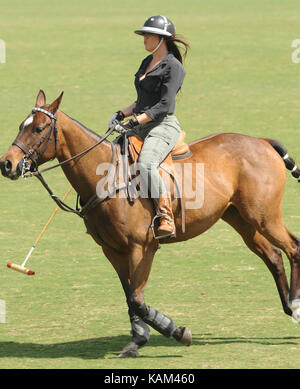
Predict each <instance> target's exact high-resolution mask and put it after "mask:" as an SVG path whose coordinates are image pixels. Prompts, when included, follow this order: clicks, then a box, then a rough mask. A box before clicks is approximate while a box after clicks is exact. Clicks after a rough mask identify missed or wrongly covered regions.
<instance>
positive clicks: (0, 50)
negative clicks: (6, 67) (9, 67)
mask: <svg viewBox="0 0 300 389" xmlns="http://www.w3.org/2000/svg"><path fill="white" fill-rule="evenodd" d="M0 63H6V45H5V42H4V40H2V39H0Z"/></svg>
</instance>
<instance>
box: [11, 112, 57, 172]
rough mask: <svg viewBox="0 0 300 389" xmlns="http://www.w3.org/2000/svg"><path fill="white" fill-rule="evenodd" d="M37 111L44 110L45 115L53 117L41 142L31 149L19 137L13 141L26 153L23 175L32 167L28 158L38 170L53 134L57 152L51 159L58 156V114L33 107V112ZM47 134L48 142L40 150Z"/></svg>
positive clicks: (23, 162)
mask: <svg viewBox="0 0 300 389" xmlns="http://www.w3.org/2000/svg"><path fill="white" fill-rule="evenodd" d="M35 112H42V113H44V114H45V115H47V116H48V117H49V118H50V119H51V124H50V125H49V127H48V129H47V131H46V132H45V134H44V135H43V136H42V137H41V139H40V141H39V143H38V144H37V145H36V146H33V147H32V148H30V149H29V148H28V147H27V146H26V145H24V143H23V142H21V141H20V140H19V139H16V140H15V141H14V142H13V143H12V144H13V145H15V146H17V147H19V149H21V150H22V151H23V153H24V157H23V160H22V168H21V170H22V176H24V174H25V173H26V171H28V170H29V169H30V165H29V163H28V158H29V159H30V160H31V161H32V163H33V170H36V169H37V168H38V161H39V160H40V159H41V158H42V156H43V155H44V153H45V151H46V150H47V148H48V146H49V144H50V142H51V141H52V138H53V136H54V138H55V154H54V156H53V157H52V158H50V160H52V159H54V158H55V157H56V153H57V126H56V121H57V116H56V115H53V114H52V113H51V112H49V111H47V110H45V109H43V108H39V107H34V108H32V113H35ZM47 136H48V139H47V142H46V144H45V146H44V147H43V149H42V150H41V151H38V149H39V148H40V146H41V145H42V144H43V143H44V141H45V139H46V138H47Z"/></svg>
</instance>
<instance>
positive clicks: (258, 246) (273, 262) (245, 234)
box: [222, 206, 292, 315]
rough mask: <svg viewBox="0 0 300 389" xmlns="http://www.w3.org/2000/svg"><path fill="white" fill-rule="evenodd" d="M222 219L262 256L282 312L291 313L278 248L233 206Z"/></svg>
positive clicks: (285, 279)
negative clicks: (275, 288)
mask: <svg viewBox="0 0 300 389" xmlns="http://www.w3.org/2000/svg"><path fill="white" fill-rule="evenodd" d="M222 219H223V220H224V221H226V222H227V223H228V224H230V225H231V226H232V227H233V228H234V229H235V230H236V231H237V232H238V233H239V234H240V235H241V236H242V238H243V240H244V242H245V243H246V245H247V246H248V247H249V249H250V250H251V251H253V252H254V253H255V254H256V255H258V256H259V257H260V258H262V260H263V261H264V263H265V264H266V265H267V267H268V269H269V270H270V272H271V274H272V276H273V278H274V280H275V283H276V286H277V290H278V293H279V296H280V300H281V303H282V307H283V310H284V312H285V313H286V314H287V315H291V314H292V311H291V309H290V308H289V306H288V304H289V286H288V281H287V278H286V273H285V269H284V265H283V260H282V256H281V252H280V250H279V249H278V248H277V247H275V246H273V245H272V244H271V243H270V242H269V241H268V240H267V239H266V238H265V237H264V236H263V235H261V234H260V233H259V232H258V231H257V230H256V228H255V227H254V226H253V225H252V224H250V223H248V222H246V221H245V220H244V219H243V218H242V217H241V215H240V214H239V212H238V210H237V209H236V208H235V207H234V206H231V207H229V208H228V209H227V211H226V212H225V213H224V215H223V217H222Z"/></svg>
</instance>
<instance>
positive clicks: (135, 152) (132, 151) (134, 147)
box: [128, 131, 191, 167]
mask: <svg viewBox="0 0 300 389" xmlns="http://www.w3.org/2000/svg"><path fill="white" fill-rule="evenodd" d="M185 137H186V133H185V132H184V131H181V133H180V137H179V139H178V141H177V143H176V145H175V146H174V147H173V149H172V150H171V152H170V153H169V154H168V155H167V157H166V158H165V159H164V161H163V162H162V163H161V165H164V164H166V165H168V166H169V167H172V164H173V163H172V160H176V159H183V158H187V157H189V156H190V154H191V152H190V149H189V146H188V144H187V143H185ZM143 143H144V142H143V139H142V138H140V137H139V136H137V135H130V136H129V137H128V150H129V156H130V158H131V161H132V162H133V163H135V162H137V160H138V158H139V155H140V152H141V149H142V147H143Z"/></svg>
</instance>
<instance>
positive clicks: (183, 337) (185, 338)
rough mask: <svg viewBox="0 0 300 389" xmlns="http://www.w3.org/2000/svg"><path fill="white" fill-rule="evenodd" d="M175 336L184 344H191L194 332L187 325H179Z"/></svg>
mask: <svg viewBox="0 0 300 389" xmlns="http://www.w3.org/2000/svg"><path fill="white" fill-rule="evenodd" d="M173 337H174V338H175V339H176V340H177V341H178V342H179V343H181V344H183V345H184V346H190V345H191V343H192V333H191V331H190V330H189V329H187V328H186V327H177V328H176V330H175V332H174V334H173Z"/></svg>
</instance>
